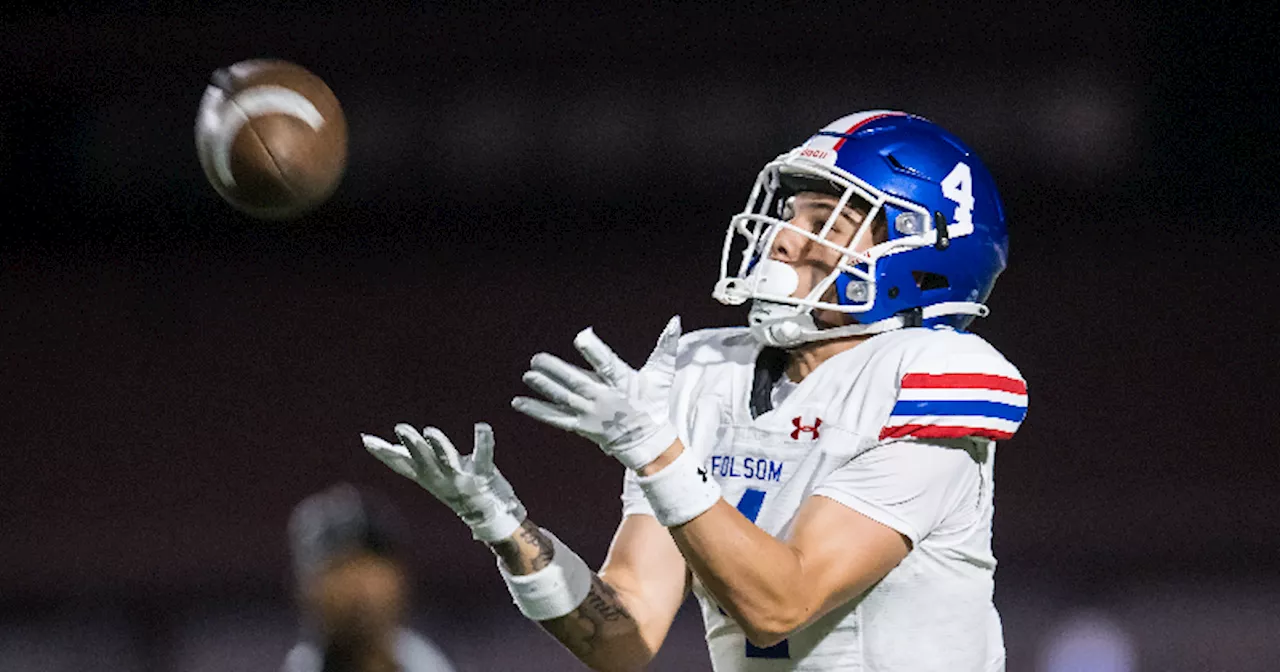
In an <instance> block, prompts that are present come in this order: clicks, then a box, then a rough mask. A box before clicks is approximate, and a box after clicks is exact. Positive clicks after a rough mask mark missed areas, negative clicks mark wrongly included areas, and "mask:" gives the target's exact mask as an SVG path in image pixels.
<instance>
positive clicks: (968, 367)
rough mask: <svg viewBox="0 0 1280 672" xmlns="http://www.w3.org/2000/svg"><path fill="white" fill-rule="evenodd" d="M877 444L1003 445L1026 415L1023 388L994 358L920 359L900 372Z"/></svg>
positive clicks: (1009, 366) (1006, 365) (1005, 365)
mask: <svg viewBox="0 0 1280 672" xmlns="http://www.w3.org/2000/svg"><path fill="white" fill-rule="evenodd" d="M903 369H904V370H903V371H902V372H901V375H900V377H899V379H898V388H897V398H896V399H895V400H894V404H893V408H892V410H891V411H890V414H889V419H888V420H887V421H886V422H885V424H884V425H883V427H882V428H881V430H880V440H881V441H884V440H888V439H904V438H917V439H958V438H962V437H975V438H981V439H993V440H996V441H1003V440H1006V439H1009V438H1012V437H1013V434H1014V432H1016V431H1017V430H1018V427H1019V426H1020V425H1021V424H1022V420H1023V418H1025V417H1026V415H1027V383H1026V381H1025V380H1023V378H1022V374H1020V373H1019V372H1018V370H1017V368H1015V367H1014V366H1013V365H1012V364H1010V363H1009V362H1008V361H1007V360H1005V359H1004V358H1003V357H1001V356H1000V355H999V354H998V353H995V352H989V353H986V352H984V353H966V354H956V353H953V354H948V355H946V356H944V357H921V358H919V359H918V360H916V361H914V362H911V363H910V364H908V365H906V366H904V367H903Z"/></svg>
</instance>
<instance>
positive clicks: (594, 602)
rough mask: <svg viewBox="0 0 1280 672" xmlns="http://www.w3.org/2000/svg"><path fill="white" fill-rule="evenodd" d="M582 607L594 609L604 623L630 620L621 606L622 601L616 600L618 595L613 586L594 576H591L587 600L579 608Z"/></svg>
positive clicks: (629, 616)
mask: <svg viewBox="0 0 1280 672" xmlns="http://www.w3.org/2000/svg"><path fill="white" fill-rule="evenodd" d="M583 607H585V608H587V609H594V610H595V612H596V613H597V614H600V618H603V619H604V620H606V621H616V620H618V619H620V618H626V619H630V618H631V614H630V613H628V612H627V608H626V607H624V606H622V600H620V599H618V593H617V592H616V591H615V590H614V589H613V586H610V585H609V584H607V583H605V582H604V580H602V579H601V578H600V577H599V576H596V575H594V574H593V575H592V576H591V592H590V593H587V599H585V600H583V601H582V607H579V608H583Z"/></svg>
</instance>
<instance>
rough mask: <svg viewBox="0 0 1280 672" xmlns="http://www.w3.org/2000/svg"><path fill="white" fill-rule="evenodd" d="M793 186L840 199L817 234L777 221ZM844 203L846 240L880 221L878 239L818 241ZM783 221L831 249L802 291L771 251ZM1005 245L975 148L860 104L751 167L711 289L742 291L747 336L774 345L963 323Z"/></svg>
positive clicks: (915, 120) (986, 289) (995, 271)
mask: <svg viewBox="0 0 1280 672" xmlns="http://www.w3.org/2000/svg"><path fill="white" fill-rule="evenodd" d="M802 191H818V192H823V193H827V194H830V195H832V196H835V197H837V198H839V199H840V201H839V204H838V205H837V206H836V207H835V208H833V209H832V213H831V216H830V218H829V219H828V220H827V222H826V224H825V226H824V227H823V228H822V229H821V230H820V231H816V232H815V231H809V230H807V228H800V227H797V226H795V225H793V224H791V223H790V222H789V221H787V220H788V219H790V218H791V214H790V205H789V199H790V198H791V197H792V196H794V195H795V194H796V193H799V192H802ZM844 206H849V207H853V208H856V209H860V210H862V211H864V212H865V213H866V216H865V217H864V218H863V219H862V223H861V230H859V231H857V232H856V233H855V234H854V236H853V238H852V240H859V239H862V238H864V236H870V235H872V229H871V228H870V227H874V226H875V225H876V224H877V223H879V232H880V233H879V236H878V238H879V240H876V241H875V244H873V245H872V246H871V247H870V248H869V249H866V250H865V251H863V252H858V251H855V250H854V249H852V242H849V243H848V244H847V246H846V245H845V244H842V243H841V241H833V240H830V239H829V238H828V234H830V233H831V231H832V229H833V227H834V225H835V223H836V221H837V219H838V218H839V216H840V213H841V211H842V210H843V208H844ZM784 229H787V230H790V231H794V232H796V233H799V234H800V235H802V236H804V237H806V238H808V239H810V240H812V241H814V242H816V243H819V244H822V245H824V246H826V247H828V248H831V249H833V250H836V251H838V252H839V253H840V255H841V257H840V261H839V263H837V264H836V266H835V268H834V270H832V272H831V273H830V274H829V275H828V276H827V277H826V278H824V279H823V280H821V281H820V282H818V283H817V285H816V286H815V287H814V288H813V290H812V291H810V292H809V293H808V295H806V296H803V297H793V296H791V293H792V292H794V291H795V289H796V287H797V284H796V282H797V280H796V277H795V271H794V270H792V269H791V267H790V266H788V265H787V264H784V263H782V262H779V261H775V260H771V259H769V251H770V250H772V249H773V242H774V239H775V238H776V237H777V235H778V233H779V232H780V231H782V230H784ZM739 236H741V237H745V245H743V240H742V238H739ZM736 248H741V253H740V255H735V254H734V250H735V249H736ZM1008 253H1009V236H1008V232H1007V231H1006V229H1005V215H1004V206H1003V205H1002V204H1001V202H1000V196H999V194H997V193H996V186H995V180H994V179H992V177H991V173H990V172H988V170H987V168H986V166H984V165H983V164H982V162H981V161H980V160H979V159H978V157H977V155H975V154H974V153H973V150H971V149H969V147H968V146H967V145H965V144H964V143H963V142H961V141H960V140H959V139H958V138H956V137H955V136H954V135H952V134H950V133H948V132H947V131H945V130H943V129H942V128H941V127H939V126H938V125H936V124H934V123H932V122H930V121H928V120H927V119H924V118H921V117H918V116H915V115H911V114H907V113H904V112H894V111H887V110H875V111H869V112H859V113H856V114H851V115H849V116H846V117H842V118H840V119H838V120H836V121H834V122H832V123H830V124H828V125H827V126H826V127H825V128H823V129H822V130H820V131H818V133H817V134H816V135H814V136H813V137H811V138H809V140H808V141H807V142H805V143H804V144H803V145H801V146H799V147H796V148H795V149H793V150H791V151H790V152H787V153H786V154H783V155H781V156H779V157H778V158H776V159H774V160H773V161H772V162H770V163H769V164H768V165H766V166H765V167H764V169H763V170H761V171H760V175H759V177H757V178H756V183H755V186H754V188H753V189H752V191H751V196H750V197H749V198H748V199H747V206H746V209H745V210H743V212H741V213H739V214H737V215H735V216H734V217H733V218H732V219H731V220H730V222H729V228H728V231H727V233H726V235H725V243H724V249H723V252H722V254H721V260H720V279H719V281H718V282H717V283H716V287H715V291H714V292H713V294H712V295H713V296H714V297H715V298H716V299H717V300H719V301H720V302H722V303H725V304H729V305H739V304H742V303H745V302H746V301H748V300H751V301H752V302H753V305H752V310H751V316H750V318H749V323H750V325H751V327H752V331H753V333H755V334H756V336H757V338H759V339H761V340H762V341H763V342H765V343H767V344H770V345H774V346H778V347H793V346H795V345H799V344H801V343H805V342H810V341H818V340H826V339H829V338H838V337H841V336H848V335H853V334H872V333H878V332H882V331H888V330H890V329H897V328H901V327H906V326H923V327H949V328H952V329H964V328H965V327H967V326H968V324H969V322H971V321H972V320H973V318H974V317H975V316H985V315H986V314H987V308H986V306H985V305H983V301H985V300H986V298H987V296H988V295H989V294H990V293H991V288H992V287H993V286H994V285H995V281H996V277H997V276H999V275H1000V272H1001V271H1003V270H1004V268H1005V264H1006V260H1007V257H1008ZM735 256H739V257H740V258H738V259H737V263H736V264H735V263H733V262H734V257H735ZM731 266H734V267H735V268H731ZM833 286H834V292H832V291H831V288H832V287H833ZM833 294H834V298H833ZM815 309H825V310H831V311H837V312H841V313H846V314H848V315H850V316H851V317H852V320H853V323H852V324H848V325H843V326H823V325H819V324H817V323H816V322H815V321H814V319H813V316H812V312H813V311H814V310H815Z"/></svg>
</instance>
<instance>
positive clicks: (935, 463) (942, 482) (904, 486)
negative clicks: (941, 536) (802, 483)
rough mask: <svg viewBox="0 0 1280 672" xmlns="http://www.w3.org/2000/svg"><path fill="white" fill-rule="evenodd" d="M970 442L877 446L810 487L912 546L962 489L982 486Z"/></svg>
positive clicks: (934, 525) (951, 506)
mask: <svg viewBox="0 0 1280 672" xmlns="http://www.w3.org/2000/svg"><path fill="white" fill-rule="evenodd" d="M972 446H973V442H971V441H947V442H932V443H924V442H919V441H894V442H891V443H885V444H881V445H879V446H877V447H875V448H872V449H871V450H868V451H867V452H865V453H862V454H861V455H858V456H857V457H855V458H853V459H852V460H850V461H849V462H848V463H846V464H845V465H844V466H842V467H840V468H838V469H836V470H835V471H833V472H831V474H829V475H828V476H827V477H826V478H825V479H824V480H823V481H822V483H821V484H820V485H819V486H818V487H817V488H816V489H815V490H814V492H813V494H815V495H821V496H823V497H827V498H829V499H834V500H835V501H837V502H840V503H841V504H843V505H845V506H847V507H849V508H851V509H853V510H854V511H857V512H858V513H861V514H862V515H864V516H866V517H868V518H870V519H872V520H874V521H876V522H878V523H880V524H881V525H885V526H887V527H891V528H893V529H894V530H897V531H898V532H900V533H901V534H902V535H903V536H905V537H907V538H908V539H910V540H911V545H912V546H915V545H917V544H919V543H920V540H921V539H923V538H925V537H926V536H928V535H929V533H930V532H932V531H933V530H934V529H936V528H937V527H938V526H939V525H940V524H941V523H942V522H943V520H944V519H945V518H946V517H947V515H948V514H949V513H950V512H951V511H952V510H953V509H954V508H955V507H956V505H957V503H958V502H959V501H961V500H960V498H961V497H962V496H963V495H964V493H970V492H977V491H979V490H980V488H981V482H980V481H981V478H982V476H981V473H980V465H979V464H978V463H977V462H976V461H975V459H974V457H973V456H972V455H971V454H970V452H969V450H967V449H966V448H969V447H972Z"/></svg>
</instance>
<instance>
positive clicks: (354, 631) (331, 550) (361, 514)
mask: <svg viewBox="0 0 1280 672" xmlns="http://www.w3.org/2000/svg"><path fill="white" fill-rule="evenodd" d="M393 521H394V518H393V511H392V510H391V509H390V507H389V506H387V505H386V504H385V503H381V502H378V501H377V500H376V499H375V498H373V497H372V496H371V495H370V493H367V492H361V491H359V490H357V489H356V488H355V487H353V486H351V485H349V484H346V483H340V484H338V485H335V486H333V487H331V488H329V489H327V490H325V491H323V492H318V493H316V494H314V495H311V496H310V497H307V498H306V499H304V500H302V501H301V502H300V503H299V504H298V505H297V506H296V507H294V510H293V515H292V516H291V517H290V519H289V546H290V550H291V551H292V554H293V569H294V575H295V578H296V580H297V582H298V585H297V590H298V592H297V597H298V602H299V605H300V606H301V607H302V611H303V616H304V633H303V638H302V641H300V642H299V643H298V644H296V645H294V647H293V648H292V649H291V650H290V651H289V654H288V656H287V657H286V658H285V662H284V665H283V666H282V668H281V672H453V666H452V665H451V664H450V663H449V660H448V659H447V658H446V657H445V656H444V654H443V653H441V652H440V650H439V649H438V648H436V646H435V645H434V644H432V643H431V642H430V641H428V640H427V639H425V638H424V637H422V636H421V635H419V634H417V633H415V632H413V631H412V630H409V629H407V628H405V627H404V626H403V625H402V621H403V618H404V616H405V611H406V609H407V606H408V586H407V580H406V577H405V573H404V569H403V567H402V560H401V557H400V553H399V550H398V549H399V547H400V543H399V542H398V539H397V535H396V533H395V527H396V526H395V525H394V522H393Z"/></svg>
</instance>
